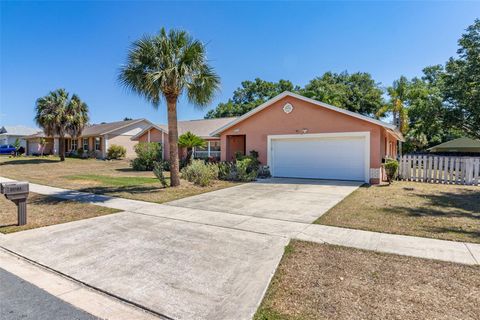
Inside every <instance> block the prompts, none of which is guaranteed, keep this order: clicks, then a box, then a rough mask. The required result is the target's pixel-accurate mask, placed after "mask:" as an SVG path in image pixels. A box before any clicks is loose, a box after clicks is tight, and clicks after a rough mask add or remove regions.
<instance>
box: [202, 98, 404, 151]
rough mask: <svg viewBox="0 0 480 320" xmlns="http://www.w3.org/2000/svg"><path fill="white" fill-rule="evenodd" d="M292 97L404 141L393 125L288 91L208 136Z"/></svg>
mask: <svg viewBox="0 0 480 320" xmlns="http://www.w3.org/2000/svg"><path fill="white" fill-rule="evenodd" d="M287 96H289V97H293V98H297V99H299V100H303V101H306V102H309V103H311V104H314V105H316V106H320V107H324V108H327V109H330V110H333V111H337V112H339V113H343V114H346V115H349V116H351V117H355V118H357V119H361V120H364V121H367V122H370V123H373V124H376V125H379V126H382V127H384V128H385V129H387V130H388V131H390V132H391V133H392V134H394V135H395V136H396V137H397V138H398V139H399V140H401V141H404V138H403V135H402V134H401V133H400V131H398V129H397V127H396V126H395V125H393V124H390V123H386V122H383V121H380V120H377V119H373V118H370V117H367V116H364V115H361V114H359V113H356V112H352V111H348V110H345V109H342V108H338V107H334V106H332V105H329V104H327V103H324V102H321V101H317V100H313V99H310V98H307V97H304V96H301V95H299V94H296V93H293V92H289V91H285V92H283V93H281V94H279V95H277V96H275V97H273V98H272V99H270V100H268V101H266V102H264V103H262V104H261V105H259V106H258V107H256V108H254V109H252V110H250V111H249V112H247V113H245V114H244V115H243V116H241V117H238V118H237V119H235V120H233V121H231V122H229V123H227V124H225V125H224V126H222V127H220V128H218V129H217V130H215V131H213V132H211V133H210V134H211V135H212V136H215V135H218V134H220V133H222V132H223V131H225V130H227V129H229V128H231V127H233V126H234V125H236V124H237V123H239V122H241V121H243V120H245V119H247V118H249V117H251V116H253V115H254V114H256V113H257V112H260V111H262V110H263V109H265V108H267V107H268V106H270V105H272V104H274V103H275V102H277V101H279V100H281V99H283V98H285V97H287Z"/></svg>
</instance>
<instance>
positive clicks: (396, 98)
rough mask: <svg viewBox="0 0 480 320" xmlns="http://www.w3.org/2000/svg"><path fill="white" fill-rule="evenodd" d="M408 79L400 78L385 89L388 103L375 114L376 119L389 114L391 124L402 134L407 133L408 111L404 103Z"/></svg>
mask: <svg viewBox="0 0 480 320" xmlns="http://www.w3.org/2000/svg"><path fill="white" fill-rule="evenodd" d="M408 87H409V82H408V79H407V78H405V77H404V76H401V77H400V79H398V80H395V81H394V82H393V86H391V87H389V88H388V89H387V92H388V95H389V96H390V102H389V103H388V104H386V105H385V106H384V107H382V108H380V110H379V111H378V112H377V114H376V116H377V117H383V116H385V114H387V113H391V114H392V117H393V123H394V124H395V125H396V126H397V127H398V129H399V130H400V132H402V134H406V133H407V131H408V109H407V106H406V102H407V99H408Z"/></svg>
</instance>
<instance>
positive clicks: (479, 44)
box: [445, 19, 480, 139]
mask: <svg viewBox="0 0 480 320" xmlns="http://www.w3.org/2000/svg"><path fill="white" fill-rule="evenodd" d="M466 31H467V32H466V33H465V34H463V35H462V37H461V38H460V40H459V41H458V44H459V46H460V48H459V49H458V50H457V53H458V55H459V57H458V58H456V59H455V58H450V60H449V61H448V62H447V63H446V66H445V99H446V102H447V111H448V113H447V118H446V120H447V121H448V122H449V123H450V124H452V125H453V126H454V127H456V128H458V129H461V130H463V131H464V132H465V133H466V134H467V135H469V136H471V137H473V138H477V139H480V19H476V20H475V22H474V23H473V24H472V25H471V26H469V27H468V28H467V29H466Z"/></svg>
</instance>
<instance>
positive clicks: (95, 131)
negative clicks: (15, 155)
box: [26, 118, 153, 139]
mask: <svg viewBox="0 0 480 320" xmlns="http://www.w3.org/2000/svg"><path fill="white" fill-rule="evenodd" d="M142 121H145V122H148V123H149V124H151V125H153V123H151V122H150V121H148V120H147V119H143V118H142V119H134V120H125V121H116V122H108V123H100V124H92V125H89V126H86V127H85V128H84V129H83V130H82V134H81V135H80V136H81V137H91V136H101V135H104V134H108V133H111V132H114V131H117V130H120V129H122V128H126V127H128V126H131V125H133V124H136V123H139V122H142ZM40 137H46V136H45V134H44V133H43V132H38V133H36V134H32V135H30V136H28V137H26V138H27V139H34V138H40ZM65 137H66V138H69V137H70V135H68V134H67V135H65Z"/></svg>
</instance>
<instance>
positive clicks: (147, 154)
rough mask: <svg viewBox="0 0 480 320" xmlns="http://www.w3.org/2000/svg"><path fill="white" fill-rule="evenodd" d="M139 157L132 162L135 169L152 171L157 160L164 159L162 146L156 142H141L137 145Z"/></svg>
mask: <svg viewBox="0 0 480 320" xmlns="http://www.w3.org/2000/svg"><path fill="white" fill-rule="evenodd" d="M135 153H136V154H137V157H136V158H135V159H133V160H132V162H130V165H131V166H132V168H133V170H136V171H151V170H153V165H154V163H155V162H157V161H161V160H162V146H161V145H160V144H158V143H156V142H140V143H138V144H136V145H135Z"/></svg>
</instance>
